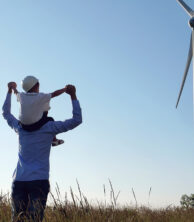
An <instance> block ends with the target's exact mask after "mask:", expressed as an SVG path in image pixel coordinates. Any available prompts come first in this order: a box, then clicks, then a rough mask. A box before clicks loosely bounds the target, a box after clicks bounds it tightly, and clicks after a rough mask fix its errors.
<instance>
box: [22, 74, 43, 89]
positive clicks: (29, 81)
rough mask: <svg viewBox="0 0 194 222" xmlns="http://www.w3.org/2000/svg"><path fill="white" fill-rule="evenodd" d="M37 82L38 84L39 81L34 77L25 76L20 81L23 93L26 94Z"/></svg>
mask: <svg viewBox="0 0 194 222" xmlns="http://www.w3.org/2000/svg"><path fill="white" fill-rule="evenodd" d="M38 82H39V80H38V79H37V78H36V77H34V76H26V77H25V78H24V79H23V80H22V88H23V89H24V91H26V92H28V91H29V90H30V89H32V87H33V86H35V85H36V83H38Z"/></svg>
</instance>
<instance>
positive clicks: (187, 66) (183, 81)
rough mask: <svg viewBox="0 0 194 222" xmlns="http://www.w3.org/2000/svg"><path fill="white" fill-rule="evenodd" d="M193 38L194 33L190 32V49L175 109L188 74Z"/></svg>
mask: <svg viewBox="0 0 194 222" xmlns="http://www.w3.org/2000/svg"><path fill="white" fill-rule="evenodd" d="M193 38H194V33H193V32H192V35H191V41H190V48H189V54H188V58H187V64H186V67H185V72H184V76H183V80H182V84H181V89H180V92H179V96H178V100H177V103H176V108H177V107H178V104H179V100H180V98H181V94H182V91H183V88H184V84H185V80H186V78H187V74H188V71H189V67H190V64H191V59H192V56H193V52H192V51H193V41H192V40H193Z"/></svg>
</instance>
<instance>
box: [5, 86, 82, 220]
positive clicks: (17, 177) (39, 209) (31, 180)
mask: <svg viewBox="0 0 194 222" xmlns="http://www.w3.org/2000/svg"><path fill="white" fill-rule="evenodd" d="M13 88H14V85H13V82H10V83H9V84H8V93H7V97H6V100H5V102H4V105H3V117H4V118H5V119H6V120H7V123H8V125H9V126H10V127H11V128H12V129H14V130H15V132H16V133H17V134H18V136H19V152H18V163H17V167H16V169H15V171H14V174H13V183H12V193H11V196H12V221H18V222H22V221H23V220H24V219H25V218H27V219H29V220H30V219H31V220H33V221H36V222H37V221H42V220H43V216H44V209H45V206H46V201H47V195H48V193H49V189H50V185H49V156H50V148H51V143H52V140H53V137H54V136H55V135H56V134H58V133H62V132H66V131H68V130H71V129H73V128H75V127H77V126H78V125H79V124H81V123H82V114H81V108H80V105H79V101H78V100H77V97H76V89H75V87H74V86H73V85H67V86H66V90H65V92H66V93H67V94H69V95H70V97H71V100H72V106H73V117H72V118H71V119H68V120H66V121H50V122H48V123H46V124H45V125H43V126H42V127H41V128H40V129H39V130H37V131H33V132H28V131H25V130H23V129H22V127H21V124H20V122H19V121H18V120H17V119H16V118H15V117H14V116H13V115H12V114H11V95H12V91H13Z"/></svg>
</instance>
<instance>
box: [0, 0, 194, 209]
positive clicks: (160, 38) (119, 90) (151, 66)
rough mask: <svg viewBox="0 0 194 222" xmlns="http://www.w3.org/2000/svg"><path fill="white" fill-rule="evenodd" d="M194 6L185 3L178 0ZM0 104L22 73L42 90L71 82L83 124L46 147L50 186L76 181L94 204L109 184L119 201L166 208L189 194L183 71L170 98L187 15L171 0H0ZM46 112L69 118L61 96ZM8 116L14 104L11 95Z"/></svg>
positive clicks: (182, 58)
mask: <svg viewBox="0 0 194 222" xmlns="http://www.w3.org/2000/svg"><path fill="white" fill-rule="evenodd" d="M186 2H187V3H188V4H189V5H190V6H191V7H193V8H194V3H193V1H191V0H187V1H186ZM0 3H1V7H0V27H1V35H0V49H1V50H0V73H1V88H0V93H1V97H0V104H1V105H2V104H3V102H4V99H5V95H6V91H7V88H6V85H7V82H9V81H11V80H12V81H16V82H17V83H18V89H19V90H22V89H21V85H20V82H21V80H22V79H23V78H24V77H25V76H26V75H35V76H36V77H38V78H39V80H40V86H41V91H43V92H52V91H54V90H56V89H60V88H62V87H64V86H65V85H66V84H68V83H71V84H74V85H75V86H76V87H77V95H78V98H79V100H80V103H81V106H82V110H83V124H82V125H81V126H79V127H78V128H76V129H75V130H73V131H71V132H68V133H66V134H61V135H59V136H58V138H62V139H64V140H65V144H64V145H62V146H59V147H56V148H52V152H51V158H50V162H51V172H50V174H51V176H50V181H51V185H52V187H51V189H52V191H54V189H55V183H56V182H57V183H58V185H59V187H60V189H61V191H62V192H65V191H68V190H69V187H70V186H72V187H73V189H74V190H75V191H76V178H77V179H78V181H79V183H80V186H81V188H82V190H83V192H84V193H85V195H86V196H87V197H88V198H89V199H90V200H93V201H95V200H96V199H99V200H101V198H103V184H105V185H106V187H107V190H109V186H108V178H110V179H111V181H112V183H113V186H114V187H115V191H116V192H117V191H119V190H120V191H121V194H120V198H119V202H120V203H123V204H125V203H134V200H133V195H132V192H131V189H132V188H133V189H134V191H135V193H136V197H137V201H138V203H139V204H147V202H148V192H149V188H150V187H152V193H151V198H150V204H151V205H152V206H167V205H170V204H176V205H177V204H179V200H180V197H181V195H182V194H185V193H186V194H190V193H194V161H193V158H194V140H193V105H192V73H191V70H192V69H190V72H189V76H188V79H187V82H186V85H185V89H184V91H183V95H182V98H181V101H180V104H179V105H180V106H179V108H178V110H176V109H175V104H176V99H177V96H178V91H179V87H180V84H181V80H182V75H183V71H184V68H185V63H186V59H187V53H188V48H189V40H190V32H191V30H190V28H189V26H188V25H187V24H188V19H189V17H188V15H187V14H186V13H185V11H184V10H183V9H182V8H181V7H180V6H179V5H178V3H177V2H176V0H171V1H167V0H166V1H155V0H147V1H142V0H130V1H129V0H106V1H105V0H71V1H69V0H55V1H53V0H41V1H39V0H18V1H14V0H6V1H2V0H1V1H0ZM51 107H52V108H51V111H50V116H53V117H54V118H55V119H56V120H64V119H66V118H69V117H71V102H70V99H69V98H68V96H67V95H61V96H60V97H57V98H55V99H53V100H52V102H51ZM12 112H13V113H14V115H16V116H18V104H17V103H16V99H15V97H13V109H12ZM0 118H1V124H0V132H1V138H2V139H1V146H0V152H1V158H0V160H1V164H0V177H1V180H0V189H2V190H3V191H4V192H6V191H10V187H11V176H12V172H13V170H14V168H15V166H16V163H17V150H18V138H17V135H16V134H15V133H14V132H13V131H12V130H11V129H10V128H9V127H8V126H7V124H6V122H5V121H4V120H3V118H2V117H0Z"/></svg>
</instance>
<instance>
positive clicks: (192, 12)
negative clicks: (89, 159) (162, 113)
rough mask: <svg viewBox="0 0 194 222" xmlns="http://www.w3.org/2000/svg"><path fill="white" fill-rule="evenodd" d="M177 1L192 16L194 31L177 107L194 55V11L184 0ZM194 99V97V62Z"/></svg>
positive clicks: (190, 22) (191, 23)
mask: <svg viewBox="0 0 194 222" xmlns="http://www.w3.org/2000/svg"><path fill="white" fill-rule="evenodd" d="M177 1H178V3H179V4H180V5H181V6H182V7H183V8H184V9H185V11H186V12H187V13H188V14H189V16H190V20H189V25H190V27H191V29H192V33H191V40H190V48H189V53H188V58H187V63H186V67H185V72H184V75H183V80H182V84H181V88H180V91H179V95H178V99H177V103H176V108H177V107H178V104H179V100H180V98H181V94H182V91H183V88H184V84H185V80H186V78H187V74H188V71H189V67H190V64H191V60H192V57H193V55H194V11H193V10H192V9H191V8H190V7H189V6H188V5H187V4H186V3H185V2H184V1H183V0H177ZM193 99H194V62H193Z"/></svg>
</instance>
